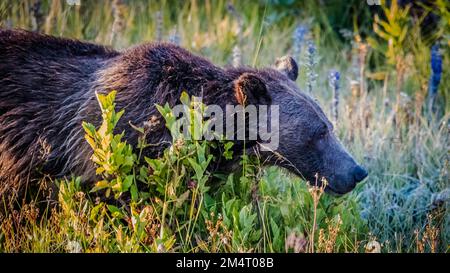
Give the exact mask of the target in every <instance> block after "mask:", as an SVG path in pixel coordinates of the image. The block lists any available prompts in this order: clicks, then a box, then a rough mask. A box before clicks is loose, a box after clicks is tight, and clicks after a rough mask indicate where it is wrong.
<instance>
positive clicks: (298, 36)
mask: <svg viewBox="0 0 450 273" xmlns="http://www.w3.org/2000/svg"><path fill="white" fill-rule="evenodd" d="M307 33H308V28H307V27H305V26H304V25H301V24H300V25H298V26H297V27H296V28H295V30H294V34H293V40H294V41H293V44H292V55H293V56H294V59H295V60H296V61H298V58H299V57H300V53H301V51H302V47H303V43H304V41H305V36H306V34H307Z"/></svg>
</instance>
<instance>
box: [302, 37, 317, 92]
mask: <svg viewBox="0 0 450 273" xmlns="http://www.w3.org/2000/svg"><path fill="white" fill-rule="evenodd" d="M316 59H317V58H316V46H315V45H314V42H313V41H309V42H308V48H307V50H306V62H305V64H304V66H305V69H306V76H307V82H306V84H307V89H308V92H309V94H311V93H312V88H313V85H314V83H315V82H316V79H317V74H316V71H315V66H316V65H317V60H316Z"/></svg>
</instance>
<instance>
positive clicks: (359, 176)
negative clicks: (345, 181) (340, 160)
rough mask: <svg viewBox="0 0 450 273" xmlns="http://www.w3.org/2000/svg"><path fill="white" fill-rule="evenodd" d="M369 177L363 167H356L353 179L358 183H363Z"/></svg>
mask: <svg viewBox="0 0 450 273" xmlns="http://www.w3.org/2000/svg"><path fill="white" fill-rule="evenodd" d="M367 175H368V173H367V171H366V169H364V168H363V167H361V166H359V165H358V166H356V167H355V169H354V170H353V178H354V179H355V180H356V183H358V182H361V181H363V180H364V178H366V177H367Z"/></svg>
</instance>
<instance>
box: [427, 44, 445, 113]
mask: <svg viewBox="0 0 450 273" xmlns="http://www.w3.org/2000/svg"><path fill="white" fill-rule="evenodd" d="M441 76H442V55H441V53H440V52H439V45H438V44H435V45H434V46H433V47H432V48H431V76H430V80H429V82H428V96H429V107H430V110H432V111H434V110H433V108H434V100H435V98H436V96H437V92H438V89H439V83H440V82H441Z"/></svg>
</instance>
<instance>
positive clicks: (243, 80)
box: [234, 73, 271, 106]
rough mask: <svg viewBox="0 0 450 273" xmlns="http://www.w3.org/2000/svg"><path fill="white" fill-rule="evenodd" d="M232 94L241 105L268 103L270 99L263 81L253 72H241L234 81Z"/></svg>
mask: <svg viewBox="0 0 450 273" xmlns="http://www.w3.org/2000/svg"><path fill="white" fill-rule="evenodd" d="M234 95H235V97H236V100H237V101H238V103H239V104H241V105H244V106H245V105H248V104H269V103H270V101H271V99H270V96H269V94H268V91H267V87H266V85H265V84H264V82H263V81H262V80H261V79H260V78H259V77H258V76H257V75H255V74H252V73H243V74H242V75H241V76H239V78H238V79H237V80H235V81H234Z"/></svg>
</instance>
